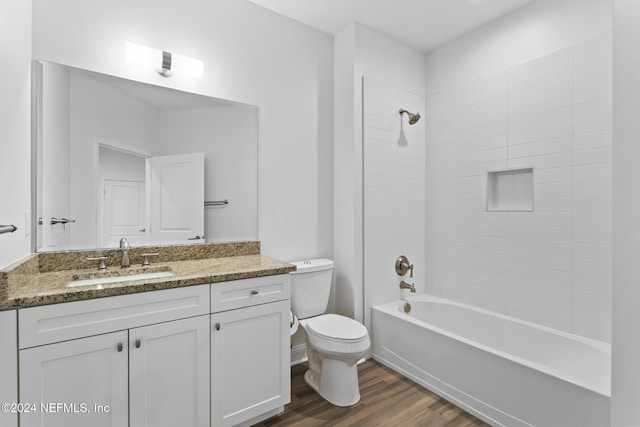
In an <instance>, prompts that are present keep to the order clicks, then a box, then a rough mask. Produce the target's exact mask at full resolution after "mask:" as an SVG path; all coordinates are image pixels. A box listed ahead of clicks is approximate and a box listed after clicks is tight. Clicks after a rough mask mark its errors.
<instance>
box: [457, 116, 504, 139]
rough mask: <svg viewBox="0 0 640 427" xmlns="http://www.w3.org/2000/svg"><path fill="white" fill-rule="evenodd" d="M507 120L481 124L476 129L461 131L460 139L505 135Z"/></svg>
mask: <svg viewBox="0 0 640 427" xmlns="http://www.w3.org/2000/svg"><path fill="white" fill-rule="evenodd" d="M507 128H508V126H507V118H506V117H505V118H504V119H501V120H499V121H497V122H493V123H486V124H481V125H478V126H476V127H472V128H467V129H462V130H461V131H460V138H462V139H463V140H469V139H480V138H488V137H491V136H495V135H501V134H505V133H507Z"/></svg>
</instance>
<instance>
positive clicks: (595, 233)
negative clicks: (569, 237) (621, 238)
mask: <svg viewBox="0 0 640 427" xmlns="http://www.w3.org/2000/svg"><path fill="white" fill-rule="evenodd" d="M573 241H574V242H581V243H599V244H606V245H610V244H611V228H594V227H574V228H573Z"/></svg>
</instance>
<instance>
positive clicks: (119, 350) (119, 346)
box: [118, 342, 123, 353]
mask: <svg viewBox="0 0 640 427" xmlns="http://www.w3.org/2000/svg"><path fill="white" fill-rule="evenodd" d="M122 348H123V347H122V343H121V342H119V343H118V353H120V352H121V351H122Z"/></svg>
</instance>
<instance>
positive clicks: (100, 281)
mask: <svg viewBox="0 0 640 427" xmlns="http://www.w3.org/2000/svg"><path fill="white" fill-rule="evenodd" d="M175 275H176V273H175V272H174V271H156V272H151V273H139V274H130V275H127V276H109V277H99V278H94V279H81V280H72V281H70V282H69V283H68V284H67V288H75V287H77V286H92V285H106V284H108V283H116V282H130V281H133V280H145V279H158V278H161V277H171V276H175Z"/></svg>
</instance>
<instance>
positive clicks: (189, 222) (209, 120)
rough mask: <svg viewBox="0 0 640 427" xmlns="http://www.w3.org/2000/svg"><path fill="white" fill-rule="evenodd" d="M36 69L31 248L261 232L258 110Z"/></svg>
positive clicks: (64, 69)
mask: <svg viewBox="0 0 640 427" xmlns="http://www.w3.org/2000/svg"><path fill="white" fill-rule="evenodd" d="M35 66H36V67H35V68H36V73H35V78H36V82H35V84H36V94H37V95H36V101H35V106H36V109H35V117H36V120H35V126H36V128H35V132H34V134H35V137H34V156H35V159H36V161H35V162H34V165H35V168H34V169H35V179H34V182H35V186H36V191H35V192H34V194H35V201H34V209H35V212H36V215H35V217H36V220H35V223H36V224H35V226H34V228H35V239H34V246H35V250H36V251H60V250H70V249H93V248H103V247H105V248H108V247H115V246H117V245H118V242H119V240H120V239H121V238H122V237H126V238H127V239H128V240H129V242H130V243H131V244H132V245H133V246H142V245H164V244H178V243H180V244H181V243H202V242H205V241H206V242H222V241H225V242H227V241H239V240H257V238H258V207H257V199H258V194H257V192H258V189H257V187H258V183H257V162H258V155H257V149H258V147H257V145H258V109H257V107H255V106H251V105H246V104H240V103H236V102H232V101H227V100H221V99H216V98H211V97H207V96H202V95H197V94H193V93H187V92H182V91H178V90H174V89H170V88H166V87H161V86H154V85H150V84H146V83H140V82H135V81H131V80H126V79H122V78H117V77H113V76H108V75H103V74H99V73H95V72H91V71H87V70H81V69H77V68H73V67H68V66H65V65H60V64H55V63H51V62H46V61H35Z"/></svg>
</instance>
